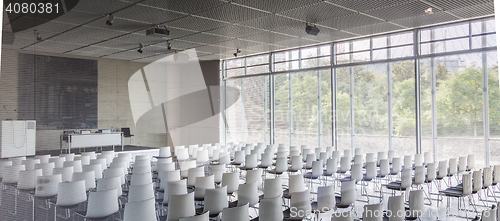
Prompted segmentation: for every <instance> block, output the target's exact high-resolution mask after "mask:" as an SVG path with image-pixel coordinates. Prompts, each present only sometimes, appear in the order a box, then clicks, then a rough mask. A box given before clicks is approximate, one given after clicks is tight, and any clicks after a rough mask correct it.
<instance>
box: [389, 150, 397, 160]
mask: <svg viewBox="0 0 500 221" xmlns="http://www.w3.org/2000/svg"><path fill="white" fill-rule="evenodd" d="M394 156H396V151H395V150H389V151H387V159H388V160H389V163H392V159H394Z"/></svg>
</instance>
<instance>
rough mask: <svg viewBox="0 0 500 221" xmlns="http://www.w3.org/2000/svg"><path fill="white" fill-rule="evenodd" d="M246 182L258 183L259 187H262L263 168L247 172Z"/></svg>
mask: <svg viewBox="0 0 500 221" xmlns="http://www.w3.org/2000/svg"><path fill="white" fill-rule="evenodd" d="M221 178H222V177H221ZM245 182H246V183H253V182H257V186H261V185H262V169H261V168H257V169H255V170H249V171H247V175H246V181H245Z"/></svg>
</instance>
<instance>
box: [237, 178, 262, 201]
mask: <svg viewBox="0 0 500 221" xmlns="http://www.w3.org/2000/svg"><path fill="white" fill-rule="evenodd" d="M258 202H259V193H258V186H257V182H253V183H245V184H240V185H239V187H238V206H242V205H244V204H247V203H248V204H249V206H254V205H255V204H257V203H258Z"/></svg>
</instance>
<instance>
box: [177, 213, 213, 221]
mask: <svg viewBox="0 0 500 221" xmlns="http://www.w3.org/2000/svg"><path fill="white" fill-rule="evenodd" d="M208 220H210V213H209V212H208V211H207V212H204V213H202V214H200V215H195V216H190V217H182V218H180V219H179V221H208Z"/></svg>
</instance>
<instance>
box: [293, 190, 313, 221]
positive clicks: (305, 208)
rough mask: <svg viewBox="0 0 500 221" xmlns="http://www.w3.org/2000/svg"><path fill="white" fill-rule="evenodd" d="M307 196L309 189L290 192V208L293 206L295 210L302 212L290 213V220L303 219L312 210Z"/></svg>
mask: <svg viewBox="0 0 500 221" xmlns="http://www.w3.org/2000/svg"><path fill="white" fill-rule="evenodd" d="M309 198H310V196H309V190H304V191H300V192H293V193H292V198H291V199H290V208H295V209H296V211H302V212H295V213H293V212H292V213H290V220H303V219H304V218H306V217H309V216H310V214H309V213H310V212H311V211H312V207H311V201H310V199H309Z"/></svg>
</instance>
